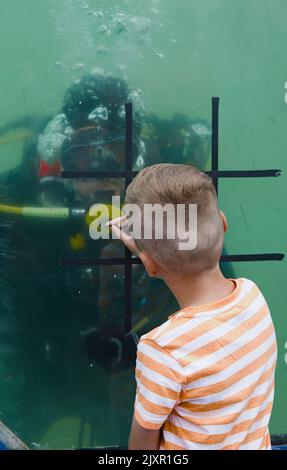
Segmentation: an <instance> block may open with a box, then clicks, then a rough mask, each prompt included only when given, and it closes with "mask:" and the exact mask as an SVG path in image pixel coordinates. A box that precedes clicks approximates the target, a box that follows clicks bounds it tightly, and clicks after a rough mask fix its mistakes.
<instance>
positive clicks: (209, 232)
mask: <svg viewBox="0 0 287 470" xmlns="http://www.w3.org/2000/svg"><path fill="white" fill-rule="evenodd" d="M125 203H126V204H136V205H137V206H139V207H140V209H141V216H140V217H141V220H140V221H139V219H138V222H140V223H141V230H140V234H141V236H140V238H138V239H136V238H135V243H136V246H137V248H138V250H139V252H140V257H141V259H142V261H143V262H144V264H145V266H146V268H147V270H148V272H149V274H151V275H158V274H159V272H160V271H162V270H164V271H169V272H173V273H179V274H187V275H189V274H190V275H193V274H199V273H201V272H203V271H206V270H210V269H213V268H215V267H216V266H217V265H218V262H219V259H220V256H221V252H222V248H223V240H224V232H225V230H226V228H227V222H226V219H225V216H224V214H223V213H222V212H221V211H220V210H219V208H218V201H217V195H216V191H215V188H214V185H213V182H212V180H211V178H210V177H209V176H207V175H206V174H205V173H203V172H201V171H199V170H198V169H197V168H195V167H193V166H191V165H184V164H167V163H166V164H165V163H161V164H157V165H152V166H149V167H147V168H144V169H143V170H141V171H140V172H139V173H138V175H137V176H136V177H135V178H134V180H133V181H132V183H131V184H130V185H129V186H128V188H127V192H126V198H125ZM154 204H160V205H161V206H165V205H166V204H169V205H172V206H170V207H173V208H174V210H175V217H174V219H173V220H174V221H175V237H173V239H171V238H170V235H168V233H170V230H169V228H170V227H169V223H170V220H172V219H168V216H167V215H166V214H164V216H163V221H164V222H163V237H162V239H158V237H156V235H155V230H154V221H152V217H153V216H151V217H150V219H149V220H148V222H147V218H146V216H145V217H144V214H146V212H145V208H146V207H148V206H147V205H154ZM190 204H196V213H197V214H196V215H197V227H196V224H195V220H190V221H189V220H188V216H189V214H190V213H189V205H190ZM179 205H181V207H184V208H185V221H184V225H185V226H184V228H183V229H184V230H185V231H186V230H187V229H190V228H192V230H194V229H195V228H196V229H197V240H196V244H195V247H194V248H193V249H189V250H186V249H184V250H183V249H180V248H179V246H180V241H181V240H180V239H179V237H178V235H177V234H178V233H180V232H179V227H177V225H178V224H179V223H180V221H181V220H182V219H180V218H178V217H177V213H178V211H179V209H178V207H179ZM183 205H184V206H183ZM149 213H150V212H149ZM155 217H156V216H155ZM133 218H134V217H133ZM168 220H169V222H168ZM147 224H148V225H151V226H152V232H151V233H152V236H151V238H150V239H147V238H146V237H145V236H144V228H145V227H144V226H145V225H147ZM181 229H182V227H181ZM133 230H134V227H133Z"/></svg>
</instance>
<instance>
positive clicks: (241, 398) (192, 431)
mask: <svg viewBox="0 0 287 470" xmlns="http://www.w3.org/2000/svg"><path fill="white" fill-rule="evenodd" d="M232 281H234V283H235V285H236V287H235V289H234V291H233V292H232V293H231V294H230V295H228V296H227V297H224V298H222V299H220V300H217V301H215V302H211V303H208V304H204V305H201V306H196V307H187V308H184V309H182V310H179V311H177V312H175V313H174V314H173V315H171V316H170V317H169V318H168V321H166V322H165V323H163V324H162V325H161V326H159V327H157V328H155V329H154V330H152V331H150V332H149V333H147V334H145V335H143V336H142V337H141V339H140V342H139V345H138V352H137V363H136V381H137V393H136V399H135V418H136V420H137V422H138V423H139V424H140V425H141V426H142V427H144V428H147V429H159V428H162V432H161V441H160V449H161V450H171V449H175V450H184V449H200V450H202V449H204V450H205V449H206V450H207V449H213V450H216V449H270V436H269V430H268V423H269V419H270V414H271V409H272V404H273V394H274V370H275V365H276V356H277V348H276V337H275V332H274V326H273V322H272V319H271V315H270V312H269V308H268V305H267V303H266V300H265V299H264V297H263V295H262V293H261V292H260V290H259V288H258V287H257V286H256V284H255V283H254V282H252V281H250V280H248V279H245V278H239V279H232Z"/></svg>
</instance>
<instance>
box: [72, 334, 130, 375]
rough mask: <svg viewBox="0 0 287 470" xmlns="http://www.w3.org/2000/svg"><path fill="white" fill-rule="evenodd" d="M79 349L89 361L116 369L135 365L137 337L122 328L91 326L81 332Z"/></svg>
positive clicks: (109, 368)
mask: <svg viewBox="0 0 287 470" xmlns="http://www.w3.org/2000/svg"><path fill="white" fill-rule="evenodd" d="M81 336H82V341H81V350H82V351H83V352H85V353H86V354H87V355H88V357H89V360H90V361H91V362H95V363H97V364H99V365H101V366H103V367H105V368H106V369H108V370H112V371H118V370H122V369H128V368H130V367H134V366H135V361H136V351H137V343H138V337H137V335H136V333H135V332H133V331H131V332H130V333H124V332H123V331H122V328H118V327H108V326H105V327H104V328H91V329H89V330H87V331H83V332H82V333H81Z"/></svg>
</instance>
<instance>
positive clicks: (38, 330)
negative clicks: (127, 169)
mask: <svg viewBox="0 0 287 470" xmlns="http://www.w3.org/2000/svg"><path fill="white" fill-rule="evenodd" d="M128 101H130V90H129V88H128V86H127V84H126V82H125V81H124V80H121V79H119V78H116V77H112V76H109V75H107V76H106V75H103V74H94V73H91V74H89V75H86V76H84V77H83V78H82V79H81V80H79V81H78V82H76V83H74V84H72V85H71V87H70V88H69V89H68V90H67V92H66V94H65V96H64V100H63V105H62V107H61V110H60V113H59V114H58V115H57V116H55V117H53V118H51V117H47V118H40V119H36V118H35V119H34V120H33V119H30V120H28V121H27V120H26V121H25V122H26V124H27V126H28V128H29V129H28V130H29V131H30V132H31V135H29V136H28V139H27V141H26V144H25V146H24V153H23V158H22V161H21V163H20V165H19V166H18V167H17V168H16V169H15V170H10V171H9V172H6V173H5V174H4V175H0V181H1V183H2V187H3V195H2V198H1V199H2V201H1V204H0V212H1V213H2V215H3V217H4V218H5V220H7V221H8V222H7V223H11V229H10V230H9V239H10V244H11V247H12V248H11V250H12V252H13V259H12V260H11V261H10V262H9V266H8V267H7V276H8V278H9V281H10V284H11V285H12V292H13V302H14V314H13V321H12V324H13V328H11V331H12V330H13V332H14V333H13V334H14V337H13V339H11V338H12V337H11V335H10V336H9V338H8V339H7V342H9V343H10V344H11V343H13V344H14V345H15V351H13V354H12V353H11V360H10V362H9V366H8V369H9V370H10V372H9V374H8V375H7V381H8V382H7V383H8V387H7V390H10V388H11V387H10V385H11V384H14V389H17V390H18V391H19V392H20V391H21V393H20V395H21V400H20V403H21V406H24V405H25V406H28V407H29V406H30V408H31V409H32V408H33V410H34V417H32V419H31V436H32V435H33V432H34V429H33V422H34V421H37V420H38V421H39V416H38V414H39V409H41V403H42V402H44V398H43V396H46V397H47V395H49V396H50V395H51V397H53V400H54V402H56V401H57V399H58V397H57V396H56V395H55V394H57V392H56V390H59V389H62V390H65V386H67V387H69V386H70V387H74V383H73V380H72V379H71V377H72V376H73V373H75V370H77V371H79V372H77V373H78V374H79V377H78V380H77V384H79V383H80V382H81V380H82V379H81V373H83V374H84V372H82V371H83V370H84V367H85V365H86V364H87V363H88V364H95V366H96V367H97V366H100V367H101V368H102V369H104V370H106V371H108V373H109V374H110V373H116V372H118V371H121V370H131V368H132V367H133V366H134V362H135V357H136V356H135V353H136V346H137V345H136V338H135V335H134V334H133V333H131V334H127V333H126V332H125V331H124V311H123V308H124V267H123V266H111V265H108V264H107V265H103V266H95V265H92V264H91V265H88V266H83V265H80V264H77V260H81V259H83V258H84V259H91V258H93V259H95V258H102V259H107V258H124V255H125V252H124V248H123V246H122V244H121V242H120V241H118V240H104V239H102V240H97V241H95V240H92V239H91V237H90V235H89V225H90V223H91V221H92V218H91V216H89V209H90V207H91V205H93V204H95V203H106V204H108V205H110V207H111V199H112V196H123V194H124V190H125V185H124V181H123V179H120V178H103V179H92V178H63V177H62V173H61V172H62V171H65V172H85V173H86V172H89V171H99V172H105V171H109V172H113V171H118V170H123V169H124V158H125V104H126V103H127V102H128ZM19 124H20V125H21V126H22V125H23V121H19V122H18V123H14V128H17V126H18V125H19ZM8 127H9V129H11V128H13V125H9V126H8ZM5 129H6V130H7V126H5V128H2V135H4V134H5ZM210 135H211V131H210V126H209V124H208V122H206V121H204V120H193V119H190V118H188V117H186V116H184V115H181V114H175V115H174V116H173V117H172V118H171V119H170V120H168V119H160V118H158V117H157V116H155V115H152V116H151V115H146V114H144V113H143V112H142V111H138V110H137V109H134V113H133V138H132V154H133V170H135V171H137V170H140V169H141V168H143V167H144V166H147V165H151V164H153V163H159V162H173V163H176V162H178V163H179V162H180V163H193V164H194V165H196V166H198V167H199V168H200V169H203V170H204V169H207V168H206V166H207V164H208V159H209V154H210ZM0 136H1V130H0ZM0 144H1V138H0ZM122 200H123V197H122ZM111 209H112V207H111ZM61 259H62V260H63V259H73V260H74V261H75V263H74V264H72V265H70V264H65V263H60V262H59V260H61ZM224 268H226V269H224V271H225V274H226V271H227V269H229V270H230V269H231V267H230V266H224ZM229 277H234V276H233V275H232V274H231V271H230V275H229ZM132 305H133V318H132V325H133V326H132V329H133V332H135V333H136V334H137V335H138V336H141V335H142V334H144V333H145V331H147V330H151V329H152V328H153V327H154V326H156V325H158V324H159V323H161V322H162V321H163V319H164V318H166V317H167V316H168V314H169V313H171V312H173V311H175V310H176V302H175V299H174V298H173V297H172V296H171V294H170V293H169V291H168V290H167V289H166V288H165V286H164V285H163V283H162V281H160V280H157V279H149V278H148V277H147V275H146V273H145V271H144V269H143V268H142V266H140V265H137V266H133V288H132ZM79 351H81V354H79ZM85 355H86V356H88V362H87V360H86V357H85ZM32 359H33V367H32V366H31V360H32ZM19 370H20V372H19ZM97 370H98V369H97ZM99 375H101V373H99ZM101 376H102V375H101ZM93 380H94V379H93ZM103 380H104V379H103ZM31 382H33V383H34V384H38V385H37V386H39V384H40V383H41V384H42V386H41V393H40V392H39V393H38V394H37V396H36V397H33V398H32V397H31V393H30V387H31V385H30V383H31ZM64 383H65V386H64V385H63V384H64ZM23 384H26V387H25V389H24V392H23ZM7 393H8V392H7ZM83 393H86V391H85V390H84V392H83ZM16 396H17V392H15V397H16ZM69 400H70V401H71V403H70V406H71V407H73V406H74V405H75V404H74V403H73V399H72V398H67V401H69ZM32 401H33V406H32ZM125 409H126V408H125V407H124V411H125ZM9 413H10V414H11V415H12V414H13V413H14V415H15V414H16V412H15V410H14V411H12V410H10V411H9ZM42 413H44V414H45V412H44V411H43V410H42ZM47 413H48V412H47ZM48 414H49V413H48ZM50 414H51V415H52V412H51V413H50ZM42 418H43V421H45V419H48V420H49V419H52V418H47V416H45V417H44V416H43V417H42ZM87 419H88V418H87ZM124 419H125V420H126V418H125V417H123V420H124ZM6 421H9V416H8V418H7V420H6Z"/></svg>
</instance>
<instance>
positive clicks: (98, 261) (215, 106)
mask: <svg viewBox="0 0 287 470" xmlns="http://www.w3.org/2000/svg"><path fill="white" fill-rule="evenodd" d="M211 104H212V136H211V171H206V173H207V174H208V175H209V176H211V178H212V180H213V182H214V186H215V189H216V192H217V194H218V189H219V188H218V181H219V178H262V177H278V176H280V174H281V170H279V169H271V170H219V169H218V168H219V158H218V157H219V155H218V131H219V98H218V97H213V98H212V99H211ZM125 109H126V124H125V168H124V170H122V171H94V172H93V171H87V172H84V171H63V172H62V177H63V178H73V179H76V178H94V179H95V178H98V179H104V178H123V179H124V180H125V187H126V188H127V186H128V185H129V184H130V182H131V181H132V179H133V178H134V176H135V175H136V174H137V172H136V171H133V169H132V167H133V155H132V142H133V105H132V103H126V104H125ZM283 258H284V255H283V254H282V253H258V254H256V253H255V254H234V255H223V256H222V257H221V261H222V262H227V261H230V262H238V261H281V260H282V259H283ZM140 263H141V261H140V259H138V258H135V257H133V256H132V255H131V253H130V251H129V250H128V249H127V248H125V254H124V256H123V257H122V258H76V259H75V258H61V259H60V264H61V266H107V265H109V266H119V265H123V266H124V328H125V332H126V333H129V332H130V331H131V329H132V266H133V265H134V264H140Z"/></svg>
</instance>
